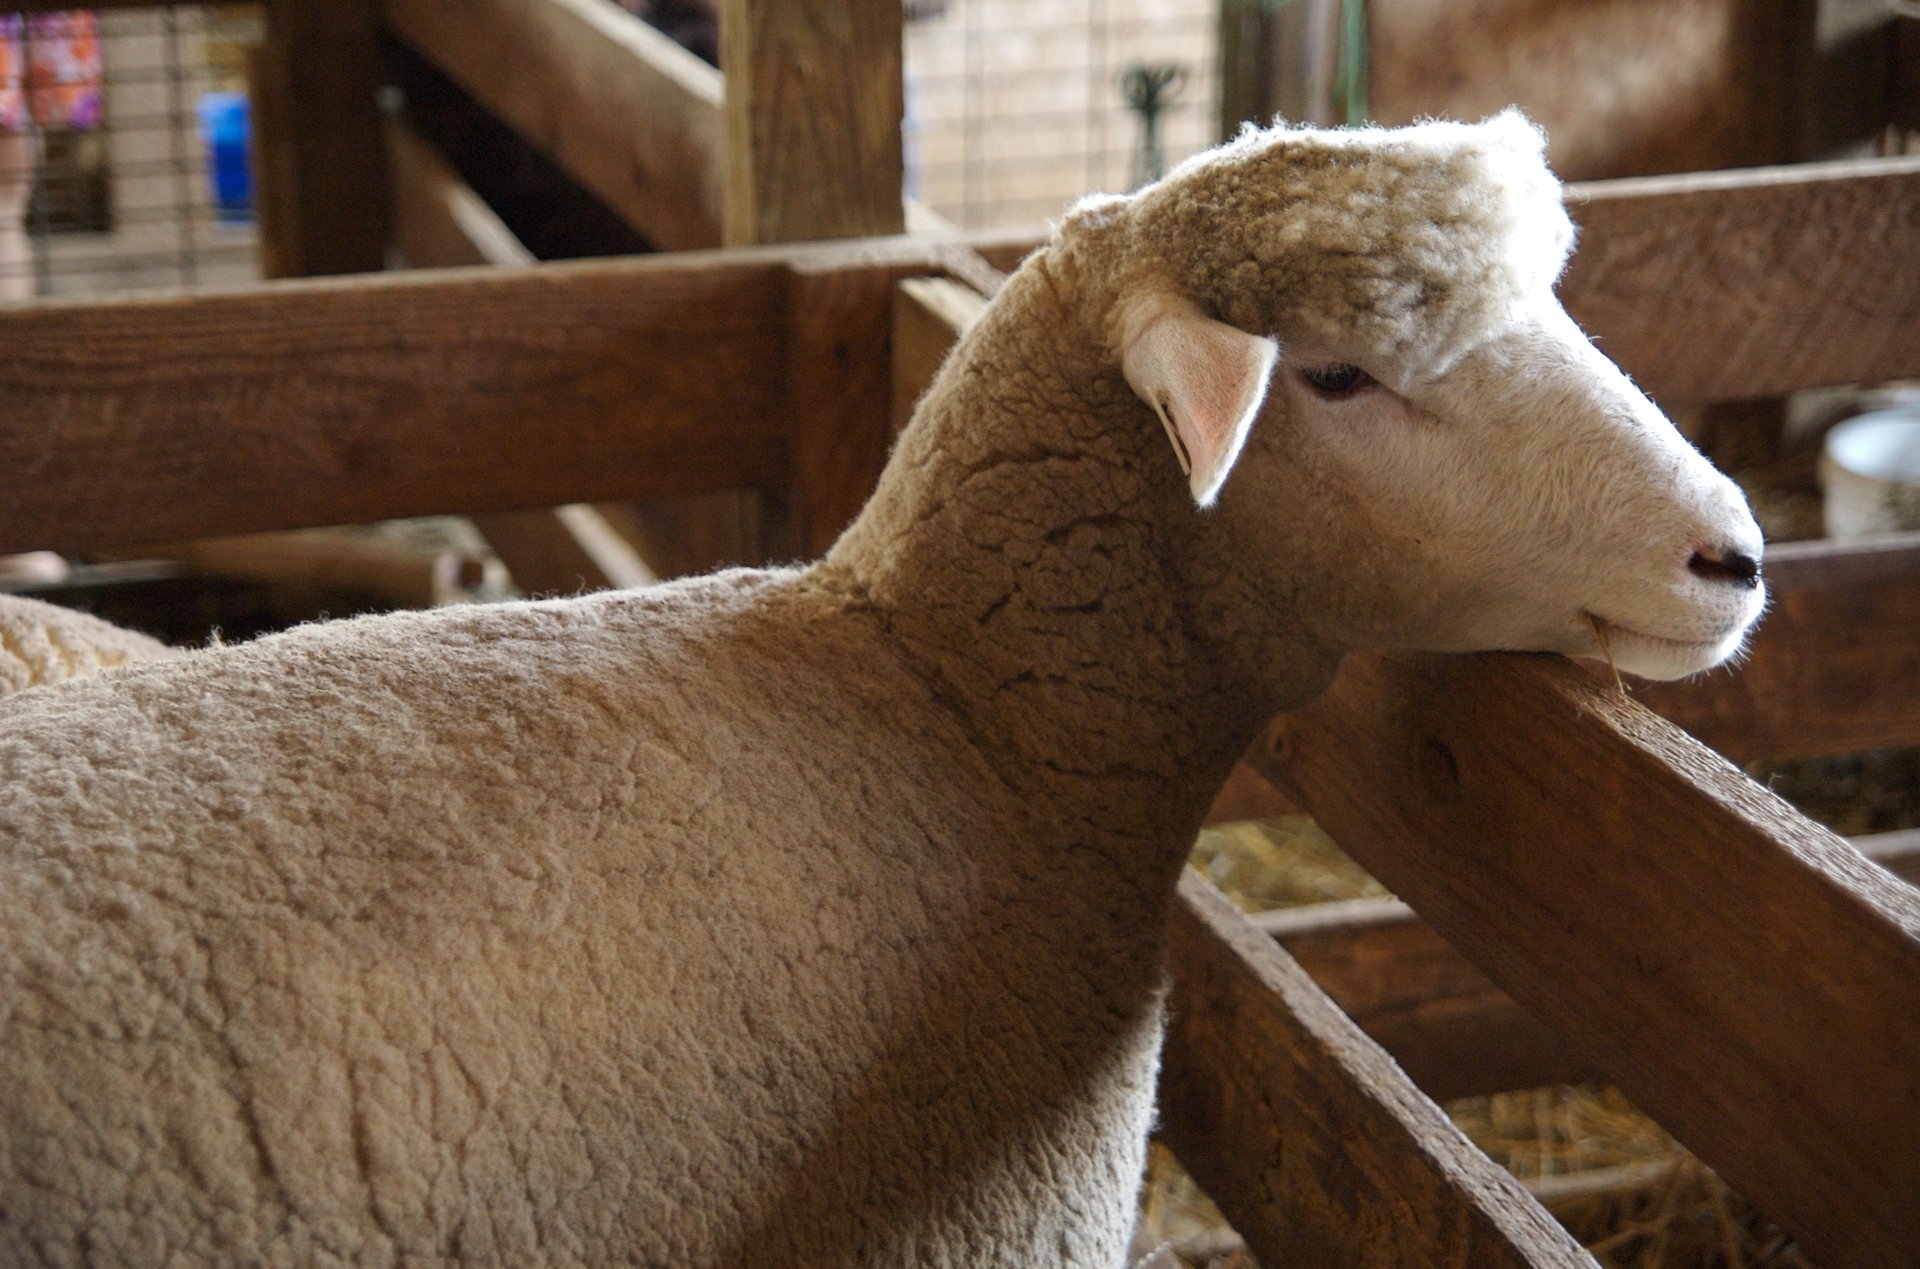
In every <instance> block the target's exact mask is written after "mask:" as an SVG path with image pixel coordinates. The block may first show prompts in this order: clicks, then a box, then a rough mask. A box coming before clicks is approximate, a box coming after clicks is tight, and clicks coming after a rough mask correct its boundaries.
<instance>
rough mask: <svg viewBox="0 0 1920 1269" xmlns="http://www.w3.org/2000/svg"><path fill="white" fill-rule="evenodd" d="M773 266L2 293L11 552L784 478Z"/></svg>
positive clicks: (728, 260) (1, 509) (727, 260)
mask: <svg viewBox="0 0 1920 1269" xmlns="http://www.w3.org/2000/svg"><path fill="white" fill-rule="evenodd" d="M781 276H782V273H781V268H780V262H779V260H778V259H777V258H775V259H767V258H755V257H748V258H738V257H729V256H724V255H691V256H679V257H653V258H648V259H642V260H634V261H621V262H618V263H609V262H596V263H592V264H582V265H551V266H542V267H541V268H538V269H526V270H512V271H508V270H499V271H494V270H481V271H466V270H459V271H453V270H449V271H440V272H434V273H428V274H419V275H405V274H402V275H389V276H384V277H380V278H368V279H354V280H353V281H351V282H297V283H281V284H276V285H274V286H271V287H267V288H261V289H258V290H254V291H248V292H240V293H235V294H230V295H207V296H195V297H180V298H168V299H146V300H123V301H114V302H108V303H92V304H73V305H43V306H37V307H34V308H31V309H26V310H19V309H15V310H0V350H3V351H0V360H3V361H4V362H5V364H6V367H7V373H6V374H5V375H4V376H0V470H6V471H8V472H11V473H14V479H13V481H12V482H11V483H10V487H9V489H8V495H7V497H6V498H5V499H0V552H5V551H11V550H26V549H31V548H36V547H50V548H56V549H67V550H87V549H93V548H99V547H106V546H126V545H137V544H140V543H143V542H152V541H162V540H173V539H179V538H188V537H203V536H211V535H214V534H227V533H235V532H249V531H254V530H261V529H285V528H301V527H307V526H313V525H323V524H341V523H356V522H361V521H367V520H377V519H384V518H388V517H393V516H403V515H423V514H431V513H437V512H472V511H490V510H505V509H514V508H528V507H545V506H553V505H556V504H559V503H564V502H576V501H595V500H600V499H617V498H625V497H636V496H641V495H646V494H667V493H693V492H701V491H705V490H711V489H721V488H737V487H741V486H747V485H762V484H765V485H777V484H779V483H781V482H782V481H783V480H784V479H785V478H786V463H785V455H786V446H785V443H784V440H783V439H782V437H781V435H780V434H779V430H778V429H779V422H780V399H779V390H780V385H779V384H778V383H777V382H771V383H770V382H769V381H768V380H767V378H766V376H765V373H764V370H765V367H766V366H768V365H778V364H780V362H781V359H782V357H783V347H784V344H783V339H782V313H781V309H780V300H781V290H782V287H781Z"/></svg>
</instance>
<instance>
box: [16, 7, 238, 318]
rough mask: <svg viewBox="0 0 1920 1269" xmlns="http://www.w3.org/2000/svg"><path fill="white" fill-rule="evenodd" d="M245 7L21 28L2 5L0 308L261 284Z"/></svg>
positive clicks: (126, 14)
mask: <svg viewBox="0 0 1920 1269" xmlns="http://www.w3.org/2000/svg"><path fill="white" fill-rule="evenodd" d="M263 27H264V20H263V17H262V15H261V13H260V10H259V8H258V6H255V5H218V6H201V5H176V6H162V7H155V8H150V9H149V8H133V9H117V10H112V11H107V12H102V13H99V14H94V13H91V12H88V11H85V10H76V11H73V12H70V13H54V14H40V15H34V16H27V15H23V14H21V13H20V12H19V11H17V10H15V9H11V8H9V6H8V5H7V3H6V0H0V302H6V301H9V300H19V299H24V298H30V297H32V296H36V295H40V296H81V295H91V294H109V293H117V292H124V291H138V290H150V289H155V288H168V289H171V288H179V287H197V286H207V285H227V284H232V283H237V282H244V281H247V280H250V279H253V278H257V277H258V276H259V271H258V267H257V265H256V263H255V235H254V231H253V225H252V214H251V210H250V204H249V180H248V176H247V145H248V137H247V131H248V110H247V105H246V94H245V73H244V66H243V62H244V49H245V46H246V45H247V44H249V43H251V42H253V41H256V40H258V39H259V38H260V37H261V35H262V32H263Z"/></svg>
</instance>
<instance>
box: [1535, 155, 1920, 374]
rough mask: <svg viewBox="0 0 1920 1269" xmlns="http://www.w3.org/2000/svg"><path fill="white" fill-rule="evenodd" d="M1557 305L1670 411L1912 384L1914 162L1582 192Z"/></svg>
mask: <svg viewBox="0 0 1920 1269" xmlns="http://www.w3.org/2000/svg"><path fill="white" fill-rule="evenodd" d="M1569 204H1570V207H1571V210H1572V212H1573V214H1574V218H1575V219H1576V220H1578V221H1579V222H1580V228H1581V240H1580V248H1579V250H1578V251H1577V252H1575V254H1574V258H1573V262H1572V264H1571V265H1570V266H1569V267H1568V270H1567V276H1566V278H1565V279H1564V280H1563V281H1562V282H1561V285H1560V294H1561V297H1562V299H1563V300H1564V301H1565V302H1566V305H1567V308H1568V309H1569V310H1570V311H1571V312H1572V313H1573V315H1574V317H1576V318H1577V319H1579V321H1580V323H1581V324H1582V325H1583V326H1585V327H1586V328H1587V330H1588V331H1589V332H1591V333H1593V334H1594V335H1595V336H1597V337H1598V338H1599V340H1600V346H1601V348H1602V349H1604V350H1605V351H1606V353H1607V355H1608V356H1610V357H1612V358H1613V359H1614V360H1615V361H1617V362H1619V363H1620V364H1621V366H1623V367H1625V368H1626V369H1627V371H1628V372H1629V373H1631V374H1632V375H1633V376H1634V378H1635V379H1636V380H1638V381H1639V383H1640V386H1641V387H1643V388H1644V389H1646V390H1647V391H1648V392H1649V393H1651V394H1652V395H1653V396H1654V397H1655V398H1656V399H1658V400H1661V401H1664V402H1668V403H1669V404H1680V403H1685V404H1699V403H1702V402H1708V401H1732V400H1745V399H1751V398H1755V397H1766V396H1777V395H1780V394H1782V393H1786V392H1792V391H1796V390H1798V389H1801V388H1809V387H1818V386H1822V385H1826V384H1840V383H1858V382H1865V381H1872V380H1877V379H1892V378H1899V377H1902V376H1906V375H1912V374H1915V373H1920V158H1902V159H1877V160H1858V161H1853V162H1847V163H1814V164H1806V165H1802V166H1798V167H1788V168H1767V169H1760V170H1756V171H1747V172H1727V173H1708V174H1703V175H1689V176H1676V177H1652V178H1647V179H1644V180H1623V181H1598V182H1594V183H1591V184H1586V185H1576V186H1573V187H1572V188H1571V190H1570V191H1569Z"/></svg>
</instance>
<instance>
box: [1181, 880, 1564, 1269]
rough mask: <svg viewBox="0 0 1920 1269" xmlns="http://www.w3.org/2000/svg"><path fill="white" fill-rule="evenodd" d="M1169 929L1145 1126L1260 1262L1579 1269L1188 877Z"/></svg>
mask: <svg viewBox="0 0 1920 1269" xmlns="http://www.w3.org/2000/svg"><path fill="white" fill-rule="evenodd" d="M1168 933H1169V942H1170V963H1171V967H1172V972H1173V980H1174V991H1173V999H1172V1001H1171V1003H1170V1006H1169V1014H1170V1015H1171V1018H1170V1024H1169V1030H1168V1033H1167V1047H1166V1053H1165V1058H1164V1062H1163V1066H1162V1070H1161V1087H1160V1117H1161V1134H1162V1135H1163V1136H1164V1137H1165V1139H1166V1140H1167V1142H1168V1144H1169V1145H1171V1146H1172V1147H1173V1150H1174V1153H1176V1154H1177V1155H1179V1156H1180V1158H1181V1160H1182V1161H1183V1162H1184V1163H1185V1164H1186V1165H1187V1166H1188V1167H1189V1168H1190V1169H1191V1170H1192V1172H1193V1174H1194V1177H1195V1178H1196V1179H1197V1180H1198V1181H1199V1182H1200V1184H1201V1186H1202V1187H1203V1188H1204V1189H1205V1190H1206V1192H1207V1193H1208V1195H1210V1196H1211V1197H1212V1198H1213V1199H1214V1201H1215V1202H1217V1203H1218V1204H1219V1205H1220V1208H1221V1210H1222V1211H1223V1212H1225V1213H1226V1216H1227V1219H1228V1220H1229V1221H1231V1222H1232V1223H1233V1226H1234V1228H1235V1229H1237V1230H1239V1231H1240V1233H1241V1234H1242V1235H1243V1236H1244V1237H1245V1238H1246V1240H1247V1243H1248V1246H1249V1247H1251V1248H1252V1249H1253V1251H1254V1253H1255V1254H1256V1255H1257V1256H1259V1257H1260V1260H1261V1263H1263V1264H1269V1265H1361V1264H1364V1265H1407V1266H1414V1265H1419V1266H1458V1267H1459V1269H1467V1267H1469V1266H1471V1267H1473V1269H1486V1267H1491V1266H1501V1265H1590V1264H1592V1263H1593V1262H1592V1261H1591V1260H1590V1259H1589V1258H1588V1257H1587V1255H1586V1253H1585V1252H1583V1251H1581V1249H1580V1248H1579V1246H1578V1245H1577V1244H1575V1243H1574V1242H1573V1240H1572V1239H1571V1238H1569V1237H1568V1235H1567V1233H1566V1231H1565V1230H1563V1229H1561V1228H1560V1226H1559V1225H1558V1224H1556V1223H1555V1222H1554V1220H1553V1218H1552V1217H1550V1216H1548V1215H1547V1213H1546V1212H1545V1210H1544V1209H1542V1208H1541V1207H1540V1206H1539V1205H1538V1204H1537V1203H1535V1202H1534V1201H1533V1199H1532V1198H1531V1197H1529V1196H1528V1194H1527V1192H1526V1190H1525V1189H1524V1188H1522V1187H1521V1186H1520V1184H1519V1183H1518V1182H1516V1181H1515V1180H1514V1179H1513V1177H1512V1176H1511V1175H1509V1174H1508V1173H1507V1172H1505V1171H1504V1170H1502V1169H1501V1168H1500V1167H1499V1166H1498V1165H1496V1164H1495V1163H1493V1162H1492V1161H1491V1160H1490V1159H1488V1158H1487V1157H1486V1156H1485V1155H1484V1154H1482V1153H1480V1151H1479V1150H1478V1149H1476V1148H1475V1147H1474V1146H1473V1145H1472V1144H1471V1143H1470V1142H1468V1141H1467V1139H1466V1137H1465V1136H1463V1135H1462V1134H1461V1132H1460V1130H1459V1129H1458V1128H1457V1127H1455V1126H1454V1124H1453V1122H1452V1121H1451V1120H1449V1119H1448V1118H1447V1117H1446V1115H1444V1114H1443V1113H1442V1112H1441V1111H1440V1109H1439V1107H1437V1106H1435V1105H1434V1104H1433V1102H1432V1101H1430V1100H1429V1099H1428V1098H1427V1097H1426V1096H1425V1095H1424V1094H1422V1093H1421V1092H1420V1091H1419V1090H1418V1089H1416V1088H1415V1087H1414V1086H1413V1085H1412V1084H1411V1083H1410V1082H1408V1080H1407V1078H1406V1076H1404V1075H1403V1074H1401V1072H1400V1071H1399V1070H1398V1069H1397V1068H1396V1067H1395V1066H1394V1064H1393V1061H1392V1059H1390V1058H1389V1057H1388V1056H1387V1055H1386V1054H1385V1053H1384V1052H1382V1051H1381V1049H1380V1048H1379V1046H1378V1045H1376V1044H1374V1043H1373V1042H1372V1041H1371V1040H1368V1039H1367V1038H1366V1036H1364V1035H1363V1034H1361V1032H1360V1030H1359V1029H1358V1028H1357V1027H1356V1026H1354V1024H1353V1022H1352V1021H1351V1020H1350V1019H1348V1018H1347V1017H1346V1016H1345V1015H1344V1014H1342V1013H1341V1012H1340V1011H1339V1009H1337V1008H1336V1007H1335V1006H1334V1004H1333V1002H1332V1001H1330V1000H1328V999H1327V997H1326V994H1325V993H1324V992H1322V991H1321V990H1320V989H1319V988H1318V987H1316V986H1314V984H1313V980H1312V979H1310V978H1309V977H1308V976H1307V974H1306V972H1305V971H1304V970H1302V969H1301V968H1300V966H1298V965H1297V964H1295V963H1294V962H1293V961H1292V959H1291V958H1289V957H1288V956H1287V955H1286V954H1285V953H1284V952H1282V951H1281V950H1280V948H1279V947H1278V946H1277V945H1276V944H1275V943H1274V942H1273V941H1272V940H1271V939H1269V938H1267V937H1266V936H1265V935H1262V934H1261V933H1260V932H1259V931H1257V930H1255V929H1254V928H1253V927H1252V926H1251V925H1249V924H1248V923H1247V920H1246V918H1245V917H1243V916H1241V915H1240V914H1239V913H1238V912H1236V911H1234V909H1233V908H1232V906H1231V905H1229V904H1228V903H1227V901H1226V900H1225V899H1224V898H1223V897H1222V896H1221V895H1220V893H1219V892H1218V891H1217V890H1215V889H1214V888H1213V887H1212V886H1210V885H1209V884H1207V882H1206V881H1204V880H1203V879H1201V877H1200V876H1199V875H1198V874H1197V873H1194V872H1193V871H1191V870H1189V871H1188V872H1187V873H1186V874H1185V875H1184V876H1183V877H1182V878H1181V881H1180V894H1179V899H1178V901H1177V902H1176V903H1175V905H1174V911H1173V915H1172V920H1171V922H1170V924H1169V927H1168Z"/></svg>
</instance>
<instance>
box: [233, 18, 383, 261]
mask: <svg viewBox="0 0 1920 1269" xmlns="http://www.w3.org/2000/svg"><path fill="white" fill-rule="evenodd" d="M266 10H267V39H266V42H265V45H264V49H263V53H262V55H261V61H260V62H259V66H260V69H261V72H262V78H263V79H264V81H265V82H266V84H267V85H268V90H267V94H266V95H267V96H268V97H269V98H270V100H271V102H272V109H271V111H270V114H269V116H268V120H269V122H271V123H273V124H274V125H275V126H274V127H272V128H271V129H270V130H268V131H265V132H263V133H262V134H261V138H260V145H259V150H260V151H261V154H262V159H263V164H262V166H263V168H264V169H265V170H266V171H268V172H270V173H272V179H271V180H270V181H269V182H268V184H269V185H271V186H272V187H273V188H274V193H273V196H272V198H271V199H270V200H269V204H270V205H271V206H273V208H274V210H275V213H276V214H277V216H278V218H279V220H278V223H277V224H276V225H275V226H274V232H273V237H272V246H273V261H272V263H273V267H274V268H275V269H276V270H277V271H278V272H279V274H280V275H281V276H287V277H292V276H300V277H318V276H322V275H326V274H336V273H371V272H375V271H377V270H379V269H381V268H383V267H384V266H385V263H386V249H387V203H388V200H387V187H386V161H385V153H384V148H383V146H382V144H381V135H380V106H379V102H378V100H377V93H378V91H379V87H380V43H379V35H380V24H379V19H378V16H377V15H376V13H375V10H374V0H267V5H266ZM276 148H277V149H280V150H281V151H282V152H280V153H274V152H273V151H274V150H275V149H276Z"/></svg>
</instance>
